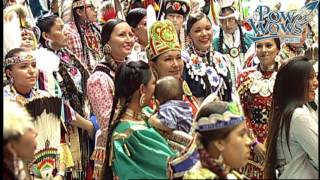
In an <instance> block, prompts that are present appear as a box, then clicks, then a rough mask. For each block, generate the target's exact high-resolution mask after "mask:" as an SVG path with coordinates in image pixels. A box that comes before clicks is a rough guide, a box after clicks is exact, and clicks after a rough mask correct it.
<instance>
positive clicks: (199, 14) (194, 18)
mask: <svg viewBox="0 0 320 180" xmlns="http://www.w3.org/2000/svg"><path fill="white" fill-rule="evenodd" d="M203 18H207V19H208V21H209V22H210V24H212V23H211V21H210V19H209V17H208V16H207V15H205V14H204V13H202V12H197V13H194V14H190V15H189V17H188V20H187V34H189V33H190V31H191V28H192V26H193V25H194V24H195V23H196V22H198V21H200V20H201V19H203Z"/></svg>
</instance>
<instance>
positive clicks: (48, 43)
mask: <svg viewBox="0 0 320 180" xmlns="http://www.w3.org/2000/svg"><path fill="white" fill-rule="evenodd" d="M44 43H45V45H46V47H47V48H52V41H51V40H50V39H46V41H45V42H44Z"/></svg>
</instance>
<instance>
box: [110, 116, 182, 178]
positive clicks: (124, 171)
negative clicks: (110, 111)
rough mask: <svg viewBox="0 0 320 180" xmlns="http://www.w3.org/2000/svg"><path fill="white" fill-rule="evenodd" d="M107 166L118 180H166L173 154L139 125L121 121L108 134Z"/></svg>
mask: <svg viewBox="0 0 320 180" xmlns="http://www.w3.org/2000/svg"><path fill="white" fill-rule="evenodd" d="M110 151H111V153H110V158H109V160H110V162H109V165H111V167H112V170H113V172H114V173H115V175H116V176H118V177H119V178H120V179H141V178H142V179H159V178H160V179H169V178H170V171H169V168H168V165H169V161H170V159H171V158H174V157H175V156H176V154H175V153H174V152H173V151H172V150H171V149H170V148H169V146H168V144H167V142H166V141H165V139H163V137H162V136H161V135H160V134H159V133H158V132H157V131H156V130H155V129H153V128H150V127H148V125H147V124H146V123H145V122H144V121H143V120H142V121H129V120H125V119H121V120H120V123H119V124H118V125H117V127H116V128H115V130H114V131H113V133H112V142H111V150H110Z"/></svg>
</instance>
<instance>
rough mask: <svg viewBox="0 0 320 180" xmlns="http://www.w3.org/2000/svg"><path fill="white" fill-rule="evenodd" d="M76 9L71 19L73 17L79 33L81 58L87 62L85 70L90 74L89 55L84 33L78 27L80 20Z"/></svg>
mask: <svg viewBox="0 0 320 180" xmlns="http://www.w3.org/2000/svg"><path fill="white" fill-rule="evenodd" d="M76 10H77V8H76V9H73V17H74V23H75V25H76V28H77V30H78V32H79V36H80V40H81V44H82V53H83V56H84V58H85V60H86V61H87V62H86V65H87V68H88V70H89V71H90V72H91V71H92V69H91V64H90V60H89V54H88V53H87V51H86V50H87V44H86V40H85V39H84V37H85V33H84V32H83V31H82V29H81V27H80V24H79V22H80V18H79V16H78V14H77V12H76Z"/></svg>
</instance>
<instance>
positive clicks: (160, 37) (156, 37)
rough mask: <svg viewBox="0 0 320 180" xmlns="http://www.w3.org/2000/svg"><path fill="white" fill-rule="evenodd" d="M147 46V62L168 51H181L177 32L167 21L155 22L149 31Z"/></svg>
mask: <svg viewBox="0 0 320 180" xmlns="http://www.w3.org/2000/svg"><path fill="white" fill-rule="evenodd" d="M149 34H150V37H149V44H148V46H147V48H146V51H147V56H148V59H149V60H152V59H154V58H156V57H158V56H159V55H161V54H163V53H165V52H168V51H170V50H178V51H181V47H180V43H179V40H178V35H177V32H176V30H175V28H174V26H173V24H172V22H171V21H169V20H163V21H157V22H155V23H154V24H153V25H152V26H151V28H150V29H149Z"/></svg>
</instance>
